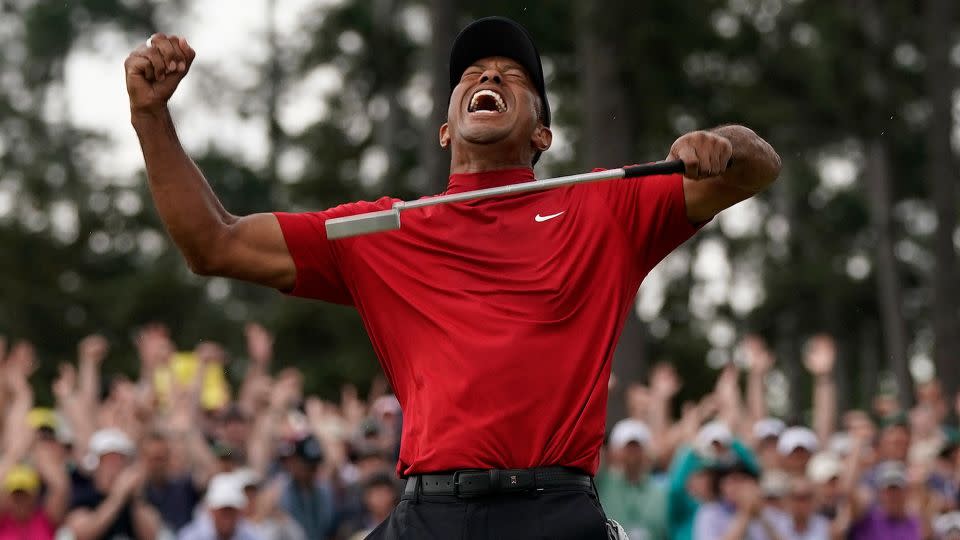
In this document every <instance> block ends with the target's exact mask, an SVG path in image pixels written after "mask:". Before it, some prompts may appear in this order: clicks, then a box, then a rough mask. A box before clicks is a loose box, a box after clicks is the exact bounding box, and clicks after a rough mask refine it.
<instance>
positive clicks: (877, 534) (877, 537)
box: [850, 461, 923, 540]
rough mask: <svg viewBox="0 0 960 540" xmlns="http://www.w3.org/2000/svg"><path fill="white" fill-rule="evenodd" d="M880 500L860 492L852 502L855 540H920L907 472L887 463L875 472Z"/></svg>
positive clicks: (899, 465)
mask: <svg viewBox="0 0 960 540" xmlns="http://www.w3.org/2000/svg"><path fill="white" fill-rule="evenodd" d="M874 484H875V487H876V496H875V500H874V497H872V496H871V494H869V493H865V492H863V491H860V492H858V493H857V494H856V496H854V497H853V498H852V503H853V517H854V523H853V527H852V529H851V531H850V539H851V540H920V539H921V538H922V537H923V536H922V533H921V523H920V519H919V517H918V516H917V515H915V514H913V513H912V512H911V511H910V510H909V508H908V506H907V470H906V466H905V465H904V464H903V463H902V462H898V461H885V462H882V463H880V464H879V465H877V467H876V469H875V471H874Z"/></svg>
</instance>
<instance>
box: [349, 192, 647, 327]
mask: <svg viewBox="0 0 960 540" xmlns="http://www.w3.org/2000/svg"><path fill="white" fill-rule="evenodd" d="M606 212H607V211H606V208H605V207H604V206H603V205H602V204H600V203H599V201H596V200H590V199H584V198H583V197H577V196H575V194H574V193H572V192H570V191H569V190H554V191H551V192H544V193H536V194H528V195H525V196H519V197H512V198H509V199H501V200H487V201H478V202H477V203H473V204H471V203H466V204H456V205H445V206H438V207H433V208H426V209H420V210H416V211H412V212H409V213H404V215H403V216H402V229H401V231H399V232H397V233H389V234H393V236H389V237H387V236H385V237H382V238H380V239H371V240H370V242H368V243H365V244H359V245H358V246H357V248H358V249H356V250H354V251H352V252H351V253H349V254H347V257H348V261H347V262H348V264H347V267H348V269H349V272H350V276H348V279H349V280H351V282H352V283H351V286H352V287H353V289H354V290H353V292H354V294H355V295H356V294H361V295H366V294H371V293H372V294H389V292H393V293H398V292H399V293H400V294H407V293H412V292H413V291H417V292H418V293H419V294H422V295H427V296H445V297H448V298H450V297H454V298H461V299H464V300H469V301H472V302H481V303H488V304H492V305H495V306H498V307H505V306H512V307H513V308H516V307H517V306H516V304H517V302H520V303H522V304H523V305H526V306H528V307H530V308H531V309H534V310H536V309H541V308H546V309H553V310H556V309H560V310H563V309H569V308H572V307H574V306H575V305H576V304H578V303H579V302H582V301H583V297H584V295H585V294H588V293H590V292H594V293H595V292H596V291H597V290H598V289H600V290H606V291H608V292H613V291H615V290H616V291H619V290H620V287H621V286H622V285H623V284H624V283H625V282H627V281H629V280H630V277H631V272H632V270H633V265H632V260H633V259H632V256H631V254H630V253H629V252H628V248H627V243H626V242H625V241H624V237H623V234H622V232H621V231H620V230H619V229H617V227H616V224H615V223H614V222H613V221H612V219H611V218H610V216H609V214H608V213H606Z"/></svg>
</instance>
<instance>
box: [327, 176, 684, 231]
mask: <svg viewBox="0 0 960 540" xmlns="http://www.w3.org/2000/svg"><path fill="white" fill-rule="evenodd" d="M685 169H686V168H685V166H684V165H683V162H682V161H679V160H677V161H658V162H655V163H648V164H645V165H632V166H629V167H622V168H619V169H610V170H606V171H599V172H591V173H584V174H574V175H571V176H560V177H557V178H548V179H545V180H534V181H532V182H523V183H520V184H510V185H506V186H499V187H493V188H486V189H478V190H474V191H465V192H463V193H454V194H451V195H439V196H437V197H428V198H425V199H419V200H416V201H400V202H397V203H394V205H393V208H391V209H389V210H380V211H378V212H367V213H365V214H357V215H354V216H346V217H340V218H333V219H328V220H327V222H326V228H327V238H328V239H330V240H339V239H341V238H349V237H352V236H360V235H364V234H373V233H378V232H384V231H395V230H398V229H399V228H400V212H403V211H405V210H412V209H414V208H424V207H427V206H436V205H438V204H449V203H456V202H462V201H471V200H476V199H485V198H488V197H499V196H501V195H511V194H514V193H525V192H528V191H541V190H545V189H551V188H555V187H560V186H569V185H573V184H583V183H586V182H596V181H599V180H617V179H620V178H636V177H639V176H653V175H658V174H675V173H681V174H682V173H683V172H684V170H685Z"/></svg>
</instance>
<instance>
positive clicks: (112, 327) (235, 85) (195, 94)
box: [0, 0, 960, 417]
mask: <svg viewBox="0 0 960 540" xmlns="http://www.w3.org/2000/svg"><path fill="white" fill-rule="evenodd" d="M952 4H953V0H926V1H923V2H907V1H880V0H843V1H838V2H817V1H813V0H696V1H692V0H676V1H672V2H640V3H638V2H625V1H623V2H621V1H605V2H592V1H586V0H584V1H579V0H577V1H550V2H523V1H520V2H517V1H510V2H504V1H500V0H489V1H487V2H484V3H482V7H480V4H479V3H476V2H464V1H462V0H461V1H453V0H429V1H413V0H367V1H360V0H340V1H336V0H312V1H311V0H244V2H242V3H238V2H229V1H227V0H204V1H202V2H201V1H186V0H174V1H162V2H161V1H149V0H87V1H74V0H67V1H56V2H51V1H42V0H3V1H0V246H2V247H0V333H2V334H4V335H6V336H8V337H9V338H11V339H27V340H30V341H32V342H33V343H34V345H35V346H36V347H37V349H38V356H39V358H40V361H39V363H38V365H39V371H38V373H37V375H36V376H35V378H34V380H36V381H39V383H38V384H36V386H37V389H36V391H37V400H38V402H40V403H49V402H50V401H51V396H50V394H51V391H50V389H49V388H50V384H49V381H50V380H51V379H52V378H53V377H54V375H55V372H56V366H57V364H58V363H59V362H61V361H64V360H69V359H72V358H74V356H75V352H76V344H77V342H79V341H80V339H81V338H82V337H83V336H85V335H88V334H91V333H94V332H97V333H101V334H104V335H105V336H106V337H107V338H108V340H109V341H110V342H111V343H112V345H113V348H112V351H111V353H110V355H109V357H108V358H107V359H106V360H105V362H106V364H105V369H104V371H106V372H120V373H128V374H131V375H132V374H133V373H134V372H135V371H136V369H137V366H138V360H137V359H136V351H135V347H134V343H133V339H132V336H133V335H134V333H135V330H136V329H137V328H139V327H141V326H142V325H144V324H146V323H149V322H154V321H155V322H160V323H163V324H165V325H166V326H167V327H169V328H170V334H171V335H172V336H174V339H175V340H176V345H177V347H178V348H179V349H181V350H187V349H192V348H193V347H194V346H195V345H196V344H197V343H198V342H199V341H200V340H215V341H218V342H220V343H223V344H224V345H225V348H226V350H227V352H228V355H229V358H230V360H229V361H228V362H227V376H228V378H231V377H232V379H233V381H234V382H235V383H236V382H237V381H236V379H237V378H238V377H239V376H240V374H242V373H243V369H244V364H245V361H246V360H245V352H244V346H243V344H244V335H243V323H244V322H246V321H250V320H256V321H259V322H261V323H263V324H264V325H265V326H267V327H268V328H270V329H271V331H272V332H273V333H274V334H275V336H276V349H277V352H276V358H277V361H276V362H277V364H278V365H279V366H290V365H295V366H297V367H299V369H300V370H301V371H302V372H303V375H304V385H305V387H306V389H307V390H308V391H310V392H313V393H317V394H319V395H321V396H326V397H333V396H336V395H337V394H338V393H339V389H340V388H341V386H342V385H343V384H344V383H353V384H356V385H357V386H358V387H359V388H360V392H361V394H365V393H366V392H367V390H368V388H369V385H370V384H371V381H372V380H373V378H374V376H375V375H376V374H377V373H378V372H379V368H378V366H377V362H376V358H375V357H374V354H373V351H372V349H371V347H370V345H369V343H368V340H367V336H366V335H365V333H364V331H363V328H362V326H361V324H360V320H359V318H358V317H357V315H356V314H355V313H354V312H353V311H352V310H348V309H344V308H340V307H336V306H331V305H321V304H319V303H314V302H306V301H300V300H295V299H289V298H284V297H282V296H281V295H280V294H278V293H276V292H273V291H269V290H261V289H257V288H254V287H249V286H245V285H243V284H239V283H236V282H231V281H227V280H223V279H202V278H198V277H195V276H193V275H191V274H190V273H189V271H188V270H187V267H186V265H185V264H184V262H183V261H182V259H181V258H180V256H179V254H178V253H177V252H176V250H175V249H174V246H173V245H172V244H171V242H170V241H169V240H168V238H167V236H166V235H165V233H164V231H163V228H162V225H161V224H160V223H159V221H158V219H157V216H156V213H155V211H154V209H153V207H152V204H151V201H150V199H149V194H148V192H147V189H146V185H145V178H144V174H143V170H142V162H141V156H140V152H139V148H138V144H137V141H136V137H135V135H134V133H133V130H132V129H131V128H130V125H129V117H128V109H127V100H126V94H125V88H124V82H123V70H122V64H123V60H124V58H125V57H126V55H127V54H128V53H129V51H130V50H132V49H133V48H134V47H136V46H137V45H139V44H140V43H142V41H143V40H144V39H146V38H147V37H148V36H149V35H150V34H151V33H152V32H155V31H163V32H167V33H174V34H178V35H183V36H186V37H187V38H188V39H189V40H190V42H191V44H192V45H193V47H194V48H195V49H196V50H197V51H198V59H197V62H196V64H195V65H194V67H193V70H192V73H191V74H190V76H189V77H188V79H187V81H186V82H185V83H184V85H183V87H182V88H181V89H180V91H179V92H178V94H177V95H176V96H175V98H174V101H173V104H172V107H173V109H174V117H175V119H176V121H177V124H178V128H179V132H180V135H181V137H182V139H183V140H184V143H185V145H186V146H187V147H188V150H189V152H190V153H191V155H192V156H193V157H194V158H195V159H196V160H197V162H198V163H199V165H200V167H201V168H202V169H203V171H204V172H205V173H206V176H207V178H208V179H209V180H210V182H211V184H212V185H213V186H214V188H215V190H216V191H217V193H218V194H219V195H220V196H221V198H222V199H223V201H224V203H225V206H226V207H227V208H228V209H229V210H230V211H232V212H233V213H236V214H245V213H251V212H260V211H270V210H291V211H306V210H319V209H324V208H327V207H330V206H334V205H336V204H339V203H341V202H346V201H353V200H358V199H371V198H377V197H379V196H381V195H384V194H391V195H395V196H398V197H401V198H413V197H417V196H419V195H423V194H430V193H436V192H438V191H441V190H443V189H444V187H445V185H446V177H447V172H448V155H447V154H445V153H444V152H442V151H441V150H440V149H439V148H438V145H437V138H436V131H437V128H438V127H439V125H440V124H441V123H442V121H443V119H444V116H445V109H446V103H447V97H448V87H447V82H446V81H447V73H446V69H447V66H446V62H447V55H448V53H449V47H450V44H451V42H452V39H453V37H454V36H455V34H456V32H457V30H458V29H459V28H461V27H462V26H463V25H465V24H466V23H467V22H468V21H469V20H471V19H473V18H475V17H478V16H483V15H490V14H501V15H506V16H509V17H512V18H515V19H516V20H518V21H519V22H521V23H522V24H523V25H525V26H527V27H528V28H529V29H530V30H531V32H532V33H533V35H534V36H535V38H536V40H537V42H538V45H539V47H540V49H541V52H542V54H543V57H544V70H545V73H546V77H547V81H548V83H547V86H548V90H549V94H550V101H551V103H552V104H553V107H554V111H555V117H554V118H555V121H554V134H555V137H554V141H555V143H554V146H553V148H552V149H551V150H550V151H549V152H548V153H547V154H545V156H544V158H543V160H542V161H541V164H540V165H539V166H538V169H537V173H538V175H539V176H540V177H541V178H543V177H548V176H552V175H559V174H564V173H573V172H579V171H584V170H589V169H590V168H592V167H613V166H618V165H622V164H626V163H635V162H642V161H651V160H657V159H662V158H663V157H664V156H665V155H666V153H667V150H668V148H669V146H670V144H671V142H672V141H673V140H674V139H675V138H676V137H677V136H679V135H681V134H683V133H685V132H688V131H691V130H695V129H703V128H710V127H713V126H716V125H719V124H723V123H742V124H745V125H747V126H749V127H751V128H753V129H754V130H755V131H757V132H758V133H759V134H760V135H761V136H763V137H764V138H766V139H767V140H769V141H770V142H771V143H772V144H773V146H774V147H775V148H776V149H777V150H778V151H779V152H780V154H781V156H782V157H783V162H784V171H783V174H782V176H781V179H780V181H779V182H777V183H776V184H775V185H774V186H773V188H772V189H771V190H770V191H769V192H767V193H766V194H764V195H763V196H761V197H759V198H756V199H752V200H750V201H747V202H744V203H742V204H740V205H738V206H737V207H735V208H733V209H731V210H728V211H726V212H724V213H723V214H722V215H721V216H720V217H719V218H717V219H715V220H714V221H713V222H712V223H711V224H710V225H709V226H708V227H707V228H706V229H705V230H704V231H703V232H701V233H700V234H698V235H697V236H696V237H695V238H694V239H693V240H691V241H690V242H688V243H687V244H685V245H684V246H683V247H682V248H681V249H679V250H677V251H676V252H675V253H673V254H672V255H671V256H670V257H669V258H668V259H667V260H666V261H664V262H663V263H662V264H661V265H660V266H659V267H658V268H657V269H656V270H654V272H653V273H652V274H651V275H650V276H649V277H648V278H647V280H646V282H645V283H644V285H643V287H642V288H641V290H640V292H639V295H638V297H637V304H636V310H635V311H634V312H633V313H631V315H630V319H629V322H628V323H627V326H626V328H625V330H624V334H623V338H622V341H621V344H620V347H619V349H618V351H617V357H616V360H615V367H614V371H615V381H614V382H613V386H612V389H613V396H612V398H611V408H612V412H611V414H612V415H614V416H616V417H620V416H623V415H624V407H625V406H626V405H625V403H626V400H625V399H624V393H625V392H626V390H627V388H628V387H629V385H630V383H631V382H634V381H640V380H644V379H645V377H646V375H647V371H648V370H649V368H650V366H653V365H654V364H655V363H658V362H662V361H666V362H670V363H672V364H673V365H674V366H676V369H677V370H678V371H679V372H680V373H682V376H683V381H684V384H683V387H682V388H681V389H680V390H679V392H680V399H678V401H677V403H679V402H680V401H684V400H689V399H694V398H698V397H700V396H701V395H703V394H705V393H706V392H708V391H709V390H710V389H711V388H712V387H713V384H714V380H715V379H716V374H717V373H718V371H717V370H718V368H720V367H721V366H723V365H725V364H727V363H730V362H738V361H740V359H741V357H740V355H739V354H736V350H737V348H736V344H737V342H738V341H739V338H740V336H741V335H743V334H745V333H747V332H751V333H756V334H759V335H761V336H763V337H764V338H765V339H766V341H767V342H768V343H769V344H770V347H771V349H772V350H773V351H774V352H775V354H776V356H777V358H779V359H780V363H779V364H778V365H777V366H776V367H774V369H773V370H772V371H771V373H770V374H769V376H768V377H767V384H768V388H769V391H768V392H767V396H768V397H767V399H768V401H769V403H768V405H769V407H770V410H771V411H773V412H774V413H775V414H777V415H781V416H791V415H798V414H803V413H804V412H805V411H806V410H807V409H808V408H809V405H810V399H811V398H810V394H811V389H810V385H811V381H810V378H809V377H806V376H805V374H806V372H805V370H804V368H803V367H802V366H801V363H800V361H799V359H800V358H801V356H802V348H803V344H804V342H805V341H806V339H807V338H808V337H809V336H810V335H813V334H815V333H818V332H827V333H829V334H831V335H833V336H834V337H835V339H836V343H837V348H838V364H837V368H836V379H837V384H838V386H839V388H840V391H839V392H837V399H838V401H839V403H838V407H839V408H840V410H846V409H849V408H852V407H855V406H862V405H864V404H866V403H868V402H869V401H870V400H871V399H872V397H873V396H875V395H877V394H897V395H898V398H899V399H900V401H901V402H902V403H903V404H904V405H909V404H910V403H911V401H912V399H913V397H912V396H911V393H912V391H913V388H914V383H916V382H924V381H927V380H930V379H931V378H933V377H938V378H939V379H940V380H941V383H942V385H943V386H944V390H945V392H946V395H949V396H952V395H954V394H955V392H956V390H957V386H958V382H960V370H958V369H956V365H955V363H954V362H956V360H957V358H958V355H960V327H958V326H960V317H958V316H957V315H958V313H957V310H958V306H960V298H958V296H960V286H958V285H960V277H958V276H960V274H958V272H957V263H956V257H957V250H958V247H960V229H958V226H957V200H958V199H957V190H956V187H955V186H956V184H957V180H958V173H957V171H958V168H957V161H956V152H957V149H958V143H960V132H958V121H960V94H958V92H957V78H956V74H957V68H958V66H960V39H958V38H960V22H958V20H957V18H956V15H957V14H956V13H953V14H951V13H950V12H951V11H953V12H956V11H958V10H957V9H956V8H955V6H953V5H952ZM396 324H397V325H398V326H400V327H402V325H403V321H402V320H397V321H396Z"/></svg>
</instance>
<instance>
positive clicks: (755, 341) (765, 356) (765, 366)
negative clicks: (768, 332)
mask: <svg viewBox="0 0 960 540" xmlns="http://www.w3.org/2000/svg"><path fill="white" fill-rule="evenodd" d="M740 346H741V347H742V348H743V352H744V354H746V357H747V369H748V371H747V411H748V413H749V423H748V425H747V426H746V431H747V432H748V433H749V435H750V437H748V439H752V436H753V432H752V430H751V429H750V428H752V427H753V424H754V423H756V422H757V421H759V420H762V419H764V418H766V417H767V400H766V396H765V390H764V385H765V382H766V377H767V374H768V373H769V372H770V369H771V368H772V367H773V362H774V359H773V355H772V354H771V353H770V350H769V349H767V345H766V343H764V342H763V338H761V337H760V336H756V335H749V336H747V337H745V338H743V341H742V342H741V343H740Z"/></svg>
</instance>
